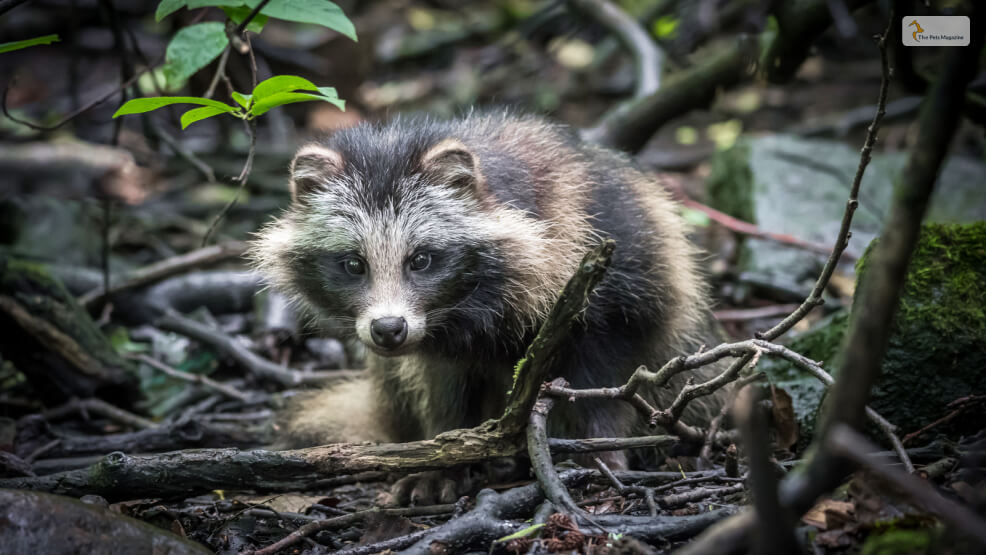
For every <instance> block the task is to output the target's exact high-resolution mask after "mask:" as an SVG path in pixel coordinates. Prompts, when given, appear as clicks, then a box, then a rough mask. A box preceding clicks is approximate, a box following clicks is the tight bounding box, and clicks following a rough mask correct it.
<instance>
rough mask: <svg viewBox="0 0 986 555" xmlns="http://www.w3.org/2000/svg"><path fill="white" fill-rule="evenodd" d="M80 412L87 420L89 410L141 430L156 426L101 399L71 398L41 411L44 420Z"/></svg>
mask: <svg viewBox="0 0 986 555" xmlns="http://www.w3.org/2000/svg"><path fill="white" fill-rule="evenodd" d="M76 412H77V413H81V414H82V415H83V416H84V417H85V418H86V419H87V420H88V414H89V413H90V412H92V413H95V414H99V415H102V416H105V417H106V418H109V419H111V420H115V421H117V422H119V423H120V424H124V425H127V426H131V427H134V428H138V429H141V430H144V429H148V428H153V427H155V426H157V424H155V423H154V422H151V421H150V420H148V419H146V418H144V417H142V416H137V415H136V414H134V413H132V412H129V411H125V410H123V409H121V408H119V407H114V406H113V405H111V404H109V403H107V402H106V401H103V400H102V399H96V398H91V399H72V400H71V401H69V402H67V403H65V404H64V405H61V406H59V407H55V408H53V409H48V410H46V411H44V412H42V413H41V416H43V417H44V418H45V419H46V420H55V419H58V418H62V417H64V416H66V415H68V414H70V413H76Z"/></svg>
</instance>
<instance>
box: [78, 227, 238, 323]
mask: <svg viewBox="0 0 986 555" xmlns="http://www.w3.org/2000/svg"><path fill="white" fill-rule="evenodd" d="M245 251H246V244H245V243H241V242H239V241H231V242H227V243H221V244H218V245H213V246H210V247H203V248H200V249H198V250H194V251H191V252H188V253H185V254H182V255H179V256H174V257H172V258H168V259H166V260H162V261H160V262H155V263H153V264H149V265H147V266H144V267H142V268H138V269H137V270H134V271H133V272H131V273H130V274H129V275H128V276H126V278H125V279H124V280H122V281H121V282H120V283H117V284H116V285H113V286H111V287H110V288H109V293H110V294H116V293H120V292H122V291H128V290H130V289H136V288H138V287H142V286H144V285H149V284H151V283H155V282H157V281H161V280H162V279H165V278H168V277H171V276H173V275H176V274H180V273H182V272H186V271H188V270H191V269H194V268H200V267H203V266H207V265H210V264H215V263H217V262H222V261H224V260H229V259H231V258H237V257H239V256H242V255H243V253H244V252H245ZM106 291H107V290H106V289H105V288H100V289H93V290H92V291H89V292H88V293H86V294H84V295H82V296H81V297H79V303H80V304H82V305H83V306H85V307H91V306H93V305H96V304H99V303H100V302H101V301H102V300H103V299H104V298H105V297H106Z"/></svg>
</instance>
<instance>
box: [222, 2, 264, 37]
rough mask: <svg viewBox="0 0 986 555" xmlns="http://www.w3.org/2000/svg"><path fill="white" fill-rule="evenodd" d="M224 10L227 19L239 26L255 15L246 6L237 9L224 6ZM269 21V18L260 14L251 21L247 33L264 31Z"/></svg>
mask: <svg viewBox="0 0 986 555" xmlns="http://www.w3.org/2000/svg"><path fill="white" fill-rule="evenodd" d="M222 10H223V11H224V12H226V17H228V18H230V19H231V20H232V21H233V23H236V24H237V25H239V24H240V23H243V20H245V19H246V18H247V17H249V16H250V14H251V13H253V9H252V8H248V7H246V6H239V7H236V8H231V7H229V6H222ZM267 19H268V18H267V16H266V15H264V14H262V13H258V14H257V15H255V16H254V17H253V19H251V20H250V23H248V24H247V27H246V28H247V31H250V32H251V33H259V32H261V31H263V30H264V25H265V24H266V23H267Z"/></svg>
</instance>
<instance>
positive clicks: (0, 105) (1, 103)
mask: <svg viewBox="0 0 986 555" xmlns="http://www.w3.org/2000/svg"><path fill="white" fill-rule="evenodd" d="M161 61H162V60H160V59H159V60H158V61H157V62H155V63H154V65H153V66H148V67H146V68H144V69H142V70H141V71H139V72H137V73H136V74H134V75H133V76H132V77H131V78H130V79H127V80H126V81H124V82H123V83H122V84H121V85H120V86H118V87H116V88H114V89H113V90H111V91H109V92H107V93H106V94H104V95H103V96H100V97H99V98H97V99H96V100H93V101H92V102H90V103H89V104H86V105H85V106H82V107H81V108H79V109H78V110H76V111H74V112H72V113H71V114H69V115H67V116H65V117H64V118H62V119H60V120H58V122H56V123H54V124H52V125H38V124H36V123H31V122H29V121H26V120H22V119H17V118H15V117H14V116H12V115H10V112H9V111H8V110H7V93H8V92H10V84H9V83H8V84H7V86H6V87H4V89H3V97H2V98H0V109H2V110H3V115H5V116H7V119H9V120H10V121H13V122H15V123H19V124H21V125H24V126H26V127H30V128H31V129H34V130H35V131H54V130H56V129H58V128H59V127H61V126H63V125H65V124H66V123H68V122H70V121H72V120H73V119H75V118H77V117H79V116H80V115H82V114H83V113H85V112H87V111H89V110H91V109H93V108H95V107H96V106H99V105H100V104H102V103H103V102H106V101H107V100H109V99H110V98H113V97H114V96H116V95H118V94H120V92H121V91H123V90H125V89H127V88H128V87H130V86H131V85H133V84H134V83H136V82H137V80H138V79H140V77H141V76H143V75H144V74H145V73H147V72H148V71H151V70H152V69H154V68H156V67H157V66H158V65H160V64H161Z"/></svg>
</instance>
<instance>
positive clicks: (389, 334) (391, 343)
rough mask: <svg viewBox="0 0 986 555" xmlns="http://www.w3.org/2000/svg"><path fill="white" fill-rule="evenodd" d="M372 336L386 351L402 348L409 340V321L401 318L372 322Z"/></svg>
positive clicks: (392, 317)
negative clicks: (406, 340)
mask: <svg viewBox="0 0 986 555" xmlns="http://www.w3.org/2000/svg"><path fill="white" fill-rule="evenodd" d="M370 336H371V337H372V338H373V342H374V343H376V344H377V345H378V346H380V347H383V348H384V349H394V348H396V347H400V346H401V345H402V344H403V343H404V340H405V339H407V320H405V319H404V318H403V317H400V316H397V317H394V316H388V317H386V318H377V319H376V320H373V321H372V322H370Z"/></svg>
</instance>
